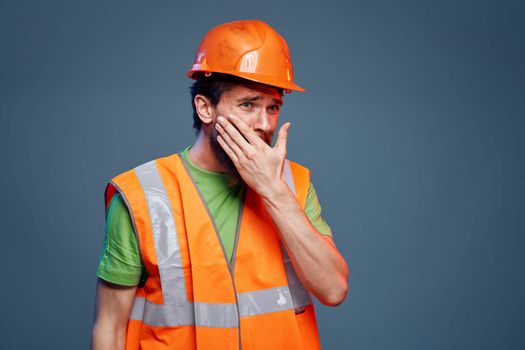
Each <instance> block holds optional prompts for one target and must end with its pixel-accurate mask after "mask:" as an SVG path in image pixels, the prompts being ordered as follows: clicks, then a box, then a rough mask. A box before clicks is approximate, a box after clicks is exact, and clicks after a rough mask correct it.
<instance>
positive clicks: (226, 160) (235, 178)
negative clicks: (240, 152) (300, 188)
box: [210, 127, 273, 184]
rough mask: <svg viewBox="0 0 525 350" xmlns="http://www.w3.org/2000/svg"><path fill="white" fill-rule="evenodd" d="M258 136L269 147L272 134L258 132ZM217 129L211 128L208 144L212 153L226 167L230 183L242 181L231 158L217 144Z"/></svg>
mask: <svg viewBox="0 0 525 350" xmlns="http://www.w3.org/2000/svg"><path fill="white" fill-rule="evenodd" d="M258 135H259V137H260V138H261V139H262V140H263V141H264V142H266V144H267V145H269V146H270V147H271V145H272V136H273V135H270V134H263V135H262V134H258ZM217 136H218V131H217V129H215V127H213V128H211V133H210V145H211V149H212V151H213V153H214V154H215V157H216V158H217V160H218V161H219V163H221V165H222V166H224V168H225V169H226V173H227V174H228V176H229V177H230V179H231V180H232V184H237V183H244V180H243V179H242V176H241V174H239V171H238V170H237V167H235V164H233V161H232V160H231V158H230V156H229V155H228V154H227V153H226V151H224V149H223V148H222V146H221V145H220V144H219V141H217Z"/></svg>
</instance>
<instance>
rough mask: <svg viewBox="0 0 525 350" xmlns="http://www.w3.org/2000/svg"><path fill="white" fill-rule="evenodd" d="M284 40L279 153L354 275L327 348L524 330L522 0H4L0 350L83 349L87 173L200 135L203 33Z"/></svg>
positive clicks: (95, 210)
mask: <svg viewBox="0 0 525 350" xmlns="http://www.w3.org/2000/svg"><path fill="white" fill-rule="evenodd" d="M242 18H259V19H262V20H265V21H267V22H268V23H270V24H271V25H272V26H274V27H275V28H276V29H277V30H278V31H279V32H280V33H281V34H282V35H283V36H284V37H285V38H286V40H287V41H288V43H289V45H290V48H291V53H292V59H293V62H294V68H295V75H296V81H297V82H298V83H299V84H300V85H302V86H304V87H306V88H307V92H306V93H304V94H300V93H293V94H291V95H288V96H285V106H284V109H283V112H282V114H281V122H284V121H291V122H292V127H291V129H290V135H289V142H288V153H289V157H290V158H291V159H294V160H296V161H299V162H301V163H303V164H305V165H307V166H308V167H310V168H311V169H312V171H313V182H314V185H315V186H316V189H317V191H318V195H319V198H320V201H321V205H322V206H323V212H324V217H325V218H326V220H327V221H328V222H329V224H330V225H331V227H332V229H333V231H334V235H335V240H336V243H337V245H338V247H339V248H340V250H341V252H342V253H343V254H344V256H345V257H346V258H347V260H348V263H349V265H350V269H351V276H350V286H351V290H350V294H349V296H348V298H347V300H346V301H345V303H344V304H343V305H341V306H340V307H338V308H336V309H331V308H326V307H322V306H321V307H319V308H318V320H319V325H320V332H321V339H322V344H323V345H324V348H325V349H355V350H357V349H387V348H388V349H523V348H525V339H524V330H525V316H524V315H525V312H524V311H525V290H524V289H525V288H524V275H525V274H524V269H523V267H524V266H525V261H524V260H525V259H524V254H523V253H522V251H523V249H524V246H525V245H524V243H525V242H524V241H525V240H524V233H525V230H524V228H525V225H524V224H525V200H524V198H525V197H524V194H525V193H524V192H525V191H524V190H525V182H524V177H525V163H524V162H525V157H524V150H525V135H524V134H525V121H524V117H525V116H524V107H525V83H524V81H525V79H524V78H525V65H524V62H525V45H524V42H525V40H524V37H525V20H524V18H525V6H524V5H523V2H520V1H425V0H420V1H374V0H369V1H359V2H358V1H337V2H331V1H323V2H313V1H295V2H287V1H283V2H281V1H261V2H246V1H198V2H190V1H178V2H176V1H121V2H115V1H84V2H79V1H50V0H48V1H10V2H8V1H1V2H0V40H1V41H0V45H1V46H0V50H1V54H0V122H1V124H0V152H1V160H2V168H1V174H0V176H1V182H0V186H1V187H0V190H1V194H2V197H1V198H2V200H1V201H0V215H1V217H0V219H1V232H2V235H1V238H2V243H1V247H2V253H1V254H0V259H1V260H0V263H1V264H2V270H3V285H2V288H0V296H1V297H0V303H1V310H2V317H0V322H1V324H0V334H1V339H0V344H1V345H0V347H1V348H2V349H32V348H37V349H85V348H88V347H89V342H90V332H91V326H92V321H93V307H94V298H95V283H96V278H95V271H96V267H97V263H98V257H99V254H100V250H101V246H102V241H103V236H104V207H103V190H104V186H105V184H106V182H107V181H108V180H109V179H110V178H111V177H113V176H114V175H116V174H118V173H120V172H122V171H124V170H127V169H129V168H131V167H133V166H135V165H138V164H141V163H143V162H145V161H147V160H150V159H152V158H156V157H159V156H163V155H168V154H171V153H174V152H176V151H178V150H180V149H181V148H183V147H185V146H186V145H188V144H191V143H192V141H193V138H194V132H193V130H192V121H191V119H192V118H191V104H190V97H189V89H188V88H189V85H190V83H191V82H190V80H189V79H188V78H186V76H185V72H186V71H187V70H188V69H189V67H190V66H191V63H192V60H193V57H194V54H195V51H196V49H197V45H198V43H199V41H200V39H201V38H202V36H203V35H204V34H205V33H206V31H207V30H209V29H210V28H211V27H213V26H215V25H217V24H220V23H222V22H226V21H230V20H235V19H242Z"/></svg>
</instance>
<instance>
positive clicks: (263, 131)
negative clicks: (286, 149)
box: [210, 85, 283, 180]
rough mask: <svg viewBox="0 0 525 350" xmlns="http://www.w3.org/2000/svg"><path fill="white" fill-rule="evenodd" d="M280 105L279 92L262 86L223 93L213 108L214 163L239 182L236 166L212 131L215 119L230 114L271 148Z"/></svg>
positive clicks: (238, 87)
mask: <svg viewBox="0 0 525 350" xmlns="http://www.w3.org/2000/svg"><path fill="white" fill-rule="evenodd" d="M282 104H283V102H282V96H281V94H280V92H279V90H278V89H276V88H272V87H267V86H264V85H253V86H244V85H238V86H235V87H234V88H232V89H230V90H227V91H225V92H223V94H222V95H221V99H220V101H219V103H218V104H217V106H216V107H215V113H214V116H213V128H212V132H211V134H210V143H211V145H212V149H213V150H214V152H215V155H216V156H217V159H218V160H219V161H220V162H221V163H222V164H223V165H224V166H225V167H226V169H227V171H228V172H229V173H230V175H232V176H233V177H235V178H237V179H238V180H241V178H240V175H239V173H238V172H237V169H236V168H235V165H234V164H233V162H232V161H231V159H230V158H229V157H228V155H227V154H226V152H224V150H223V149H222V147H221V146H220V145H219V143H218V141H217V135H218V134H217V130H216V129H215V124H216V123H217V117H219V116H223V117H226V116H228V115H230V114H232V115H234V116H236V117H238V118H239V119H241V120H242V121H243V122H244V123H245V124H246V125H248V127H250V128H251V129H252V130H253V131H254V132H255V133H256V134H257V135H258V136H259V137H260V138H261V139H262V140H263V141H264V142H266V143H267V144H268V145H270V146H271V142H272V139H273V134H274V132H275V129H276V127H277V123H278V121H279V112H280V110H281V106H282Z"/></svg>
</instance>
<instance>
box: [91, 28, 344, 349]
mask: <svg viewBox="0 0 525 350" xmlns="http://www.w3.org/2000/svg"><path fill="white" fill-rule="evenodd" d="M188 76H189V77H190V78H192V79H194V80H195V82H194V84H193V86H192V88H191V98H192V106H193V119H194V128H195V129H196V131H197V138H196V140H195V142H194V144H193V145H192V146H190V147H187V148H185V149H183V150H182V151H181V152H178V153H176V154H172V155H170V156H167V157H163V158H159V159H156V160H153V161H150V162H148V163H145V164H142V165H140V166H138V167H135V168H134V169H132V170H129V171H127V172H124V173H122V174H120V175H118V176H116V177H115V178H113V179H112V180H111V182H110V183H109V184H108V186H107V188H106V214H107V215H106V239H105V241H104V248H103V252H102V256H101V259H100V264H99V269H98V271H97V276H98V278H99V283H98V287H97V307H96V317H95V324H94V327H93V349H206V350H208V349H245V350H246V349H319V348H320V341H319V335H318V330H317V323H316V318H315V311H314V306H313V303H312V298H311V295H313V296H315V297H316V298H317V299H318V300H319V301H320V302H321V303H322V304H324V305H329V306H336V305H339V304H340V303H341V302H342V301H343V300H344V298H345V297H346V294H347V290H348V280H347V278H348V277H347V276H348V268H347V265H346V263H345V260H344V258H343V257H342V256H341V254H340V253H339V252H338V250H337V248H336V246H335V244H334V242H333V239H332V232H331V230H330V227H329V226H328V225H327V224H326V222H325V221H324V220H323V218H322V216H321V208H320V206H319V202H318V200H317V196H316V193H315V190H314V187H313V185H312V184H311V182H310V173H309V171H308V169H306V168H305V167H303V166H301V165H299V164H297V163H294V162H291V161H289V160H287V159H286V140H287V135H288V131H289V128H290V123H285V124H284V125H282V126H281V127H280V129H279V131H278V134H277V137H276V141H275V144H274V145H273V146H272V139H273V136H274V132H275V131H276V129H277V125H278V121H279V114H280V111H281V108H282V105H283V94H284V93H285V92H290V91H291V90H296V91H304V89H302V88H301V87H300V86H298V85H297V84H295V83H294V80H293V71H292V66H291V61H290V57H289V50H288V46H287V44H286V42H285V41H284V39H283V38H282V37H281V36H280V35H279V34H278V33H277V32H276V31H275V30H274V29H273V28H271V27H270V26H269V25H268V24H266V23H264V22H262V21H256V20H250V21H236V22H231V23H226V24H223V25H220V26H218V27H216V28H214V29H212V30H211V31H210V32H208V34H206V36H205V37H204V39H203V41H202V42H201V45H200V47H199V49H198V52H197V55H196V57H195V62H194V65H193V67H192V69H191V70H190V71H189V72H188Z"/></svg>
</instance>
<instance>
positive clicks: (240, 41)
mask: <svg viewBox="0 0 525 350" xmlns="http://www.w3.org/2000/svg"><path fill="white" fill-rule="evenodd" d="M198 73H204V74H205V75H209V74H213V73H224V74H230V75H235V76H237V77H241V78H244V79H248V80H252V81H255V82H258V83H262V84H266V85H271V86H275V87H279V88H282V89H284V90H296V91H304V89H303V88H302V87H300V86H299V85H297V84H295V83H294V79H293V69H292V62H291V60H290V51H289V49H288V45H287V44H286V41H284V39H283V38H282V37H281V36H280V35H279V33H277V32H276V31H275V29H273V28H272V27H270V26H269V25H268V24H266V23H265V22H263V21H259V20H243V21H234V22H230V23H225V24H221V25H219V26H217V27H215V28H213V29H212V30H210V31H209V32H208V33H207V34H206V36H205V37H204V39H203V40H202V42H201V44H200V46H199V49H198V50H197V54H196V55H195V61H194V63H193V67H192V68H191V69H190V70H189V71H188V73H187V74H188V77H190V78H192V79H198V77H199V76H200V75H199V74H198Z"/></svg>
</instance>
